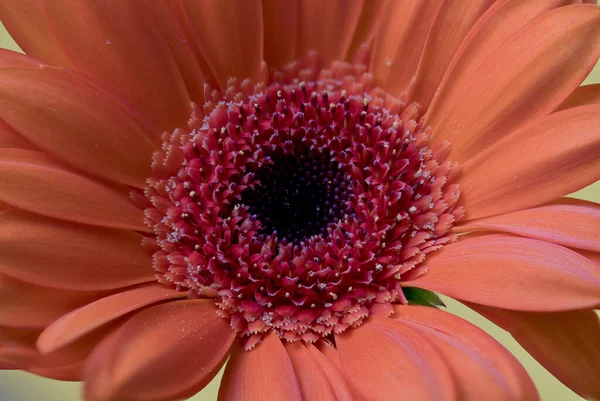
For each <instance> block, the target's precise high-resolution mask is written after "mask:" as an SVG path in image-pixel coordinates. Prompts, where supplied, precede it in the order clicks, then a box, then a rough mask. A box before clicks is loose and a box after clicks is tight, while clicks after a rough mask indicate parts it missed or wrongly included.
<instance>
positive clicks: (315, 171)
mask: <svg viewBox="0 0 600 401" xmlns="http://www.w3.org/2000/svg"><path fill="white" fill-rule="evenodd" d="M312 59H313V60H315V57H313V58H312ZM315 62H316V60H315ZM286 67H287V70H289V71H296V72H300V71H302V76H301V77H300V76H290V75H286V74H285V73H277V72H275V73H274V74H273V75H274V76H276V77H278V81H279V82H277V81H275V82H273V83H271V84H270V85H269V86H268V87H266V88H263V87H260V86H259V88H258V89H254V91H255V92H257V93H249V94H245V93H244V92H243V90H242V88H235V86H234V83H232V84H231V85H230V86H229V87H228V88H227V91H226V93H229V95H228V97H229V98H225V99H219V98H218V97H217V98H215V99H214V100H213V101H212V103H209V104H207V105H206V107H205V110H204V112H205V116H206V117H204V119H199V118H197V117H195V116H194V117H192V119H191V121H190V127H192V129H191V130H182V129H178V130H175V132H174V133H173V134H171V135H166V136H165V138H166V139H167V141H166V143H165V144H164V145H163V148H162V150H161V151H160V152H158V153H157V154H156V155H155V157H154V173H155V174H154V176H153V178H152V179H150V180H149V187H148V188H147V189H146V191H145V193H146V196H147V198H148V200H149V201H150V202H152V204H153V206H154V207H152V208H148V209H146V212H145V213H146V221H147V224H148V226H149V227H150V228H152V229H153V231H154V232H155V233H156V236H157V239H156V241H157V245H158V246H159V247H160V250H158V251H156V252H155V253H154V268H155V270H156V271H157V272H158V274H159V275H160V276H161V277H160V281H161V282H162V283H164V284H166V285H168V286H172V287H175V288H177V289H178V290H188V289H189V291H190V294H191V295H193V296H194V297H215V298H216V299H217V306H218V307H219V308H220V309H221V310H220V311H219V314H220V315H221V316H223V317H225V318H227V319H230V320H231V326H232V327H233V328H234V330H235V331H236V332H238V333H240V335H241V337H242V338H243V339H244V340H245V341H246V348H247V349H250V348H252V347H253V346H254V345H255V344H256V343H257V342H258V341H260V339H261V338H262V336H263V334H265V333H268V332H270V331H274V332H275V333H277V334H278V336H279V337H280V338H282V339H285V340H288V341H294V340H303V341H305V342H310V343H312V342H315V341H316V340H318V339H320V338H324V337H327V336H329V335H331V334H333V333H337V334H339V333H341V332H343V331H344V330H346V329H347V328H351V327H358V326H360V324H361V323H362V322H363V320H364V319H365V318H366V317H367V316H369V314H370V313H371V312H373V311H377V313H380V314H385V315H388V314H391V313H392V312H393V306H392V303H394V302H401V303H404V304H406V303H407V300H406V299H405V297H404V296H403V292H402V288H401V286H400V282H401V281H407V280H410V279H411V278H415V277H417V276H418V275H420V274H423V272H424V270H425V267H424V266H422V265H421V264H422V262H423V261H424V259H425V256H426V254H428V253H430V252H433V251H435V250H437V249H439V248H440V247H441V246H442V245H444V244H446V243H449V242H453V241H455V240H456V235H455V234H452V233H450V232H449V229H450V227H451V226H452V224H453V223H454V222H455V221H457V220H458V219H460V217H462V215H463V212H462V208H461V207H455V206H456V203H457V201H458V197H459V188H458V185H457V184H453V183H451V182H450V181H449V178H448V177H449V176H450V174H451V173H453V171H455V170H456V169H457V168H456V166H455V165H453V164H452V163H450V162H447V161H445V157H446V155H447V154H448V151H449V147H448V146H447V145H446V144H441V145H439V146H437V147H436V149H435V151H434V150H432V149H429V148H428V147H427V146H426V143H427V140H428V139H429V131H430V130H429V129H427V128H422V127H421V126H420V124H419V123H418V122H417V121H418V120H420V119H421V112H420V107H419V106H418V105H416V104H412V105H409V106H405V105H404V104H403V102H402V101H401V100H399V99H397V98H394V97H391V96H390V95H388V94H386V93H385V92H383V91H382V90H380V89H375V88H372V87H371V85H372V83H371V80H370V76H369V74H368V73H366V72H365V71H364V67H362V66H358V65H351V64H348V63H336V64H334V65H333V66H332V69H331V70H321V71H317V70H315V69H311V68H310V66H309V65H306V66H303V65H300V64H297V65H288V66H286ZM361 67H362V68H361ZM298 75H299V74H298ZM340 83H341V84H340Z"/></svg>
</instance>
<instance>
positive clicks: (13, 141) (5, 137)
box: [0, 120, 35, 149]
mask: <svg viewBox="0 0 600 401" xmlns="http://www.w3.org/2000/svg"><path fill="white" fill-rule="evenodd" d="M2 148H14V149H35V146H33V144H32V143H31V142H29V141H28V140H27V139H25V138H23V136H22V135H21V134H19V133H18V132H17V131H15V130H14V129H13V128H12V127H10V126H9V125H8V124H6V123H5V122H4V121H2V120H0V149H2Z"/></svg>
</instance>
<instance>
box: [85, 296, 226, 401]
mask: <svg viewBox="0 0 600 401" xmlns="http://www.w3.org/2000/svg"><path fill="white" fill-rule="evenodd" d="M234 338H235V333H234V331H233V330H232V329H231V328H230V327H229V325H228V323H227V321H226V320H224V319H222V318H220V317H219V316H218V315H217V312H216V307H215V306H214V303H213V301H211V300H185V301H176V302H169V303H165V304H161V305H157V306H153V307H151V308H149V309H146V310H144V311H142V312H139V313H137V314H136V315H134V316H133V317H132V318H131V319H129V320H128V321H127V322H125V323H124V324H123V325H122V326H121V327H120V328H119V329H117V330H116V331H115V332H114V333H113V334H111V336H110V337H109V338H107V339H106V340H105V341H103V342H102V343H101V344H100V345H99V346H98V347H97V348H96V349H95V350H94V352H93V353H92V355H90V357H89V360H88V362H87V364H86V367H85V379H86V387H85V394H86V399H87V400H90V401H109V400H124V399H135V400H139V401H159V400H172V399H184V398H188V397H189V396H191V395H193V394H194V393H196V392H197V391H199V390H200V389H201V388H203V387H204V386H206V384H208V382H210V381H211V380H212V379H213V377H214V376H215V375H216V374H217V373H218V371H219V369H220V368H221V366H222V365H223V363H224V362H225V360H226V358H227V355H228V353H229V348H230V347H231V344H232V343H233V340H234Z"/></svg>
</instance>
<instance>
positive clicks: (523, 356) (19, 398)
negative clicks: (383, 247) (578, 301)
mask: <svg viewBox="0 0 600 401" xmlns="http://www.w3.org/2000/svg"><path fill="white" fill-rule="evenodd" d="M0 1H5V0H0ZM0 47H4V48H9V49H13V50H19V48H18V47H17V45H16V44H15V43H14V41H13V40H12V39H11V38H10V36H9V35H8V33H7V32H6V30H4V28H3V27H2V25H1V24H0ZM574 62H576V61H574ZM598 82H600V63H598V65H596V68H595V69H594V71H592V73H591V74H590V76H589V77H588V78H587V80H586V81H585V82H584V84H590V83H598ZM573 196H575V197H578V198H581V199H586V200H590V201H594V202H600V182H597V183H595V184H594V185H591V186H589V187H587V188H585V189H583V190H581V191H579V192H577V193H575V194H573ZM444 301H445V302H446V305H448V311H449V312H451V313H454V314H456V315H459V316H461V317H463V318H465V319H467V320H469V321H470V322H472V323H474V324H476V325H478V326H479V327H481V328H483V329H484V330H486V331H487V332H488V333H490V334H491V335H492V336H494V338H496V339H497V340H498V341H500V342H501V343H502V344H504V346H505V347H507V348H508V349H509V350H510V351H511V352H512V353H513V354H514V355H516V356H517V357H518V358H519V360H520V361H521V362H522V363H523V365H524V366H525V368H526V369H527V371H528V372H529V374H530V375H531V377H532V378H533V380H534V381H535V384H536V386H537V388H538V390H539V392H540V394H541V397H542V400H543V401H581V400H583V398H581V397H579V396H578V395H577V394H575V393H573V392H572V391H571V390H569V389H568V388H567V387H565V386H564V385H563V384H562V383H560V382H559V381H558V380H556V379H555V378H554V377H552V375H550V374H549V373H548V372H547V371H546V370H545V369H544V368H543V367H542V366H541V365H540V364H539V363H537V362H536V361H535V360H534V359H533V358H531V357H530V356H529V355H528V354H527V353H526V352H525V351H524V350H523V348H521V346H519V344H517V343H516V341H514V340H513V339H512V337H511V336H510V335H508V334H507V333H506V332H505V331H503V330H502V329H500V328H498V327H497V326H495V325H494V324H492V323H490V322H489V321H487V320H486V319H484V318H482V317H481V316H479V315H478V314H476V313H474V312H472V311H471V310H470V309H467V308H465V307H464V306H462V305H460V304H459V303H457V302H455V301H453V300H451V299H447V298H444ZM219 381H220V375H219V376H218V377H217V379H215V380H213V381H212V382H211V383H210V384H209V385H208V386H207V387H206V388H205V389H204V390H202V392H200V393H199V394H197V395H196V396H195V397H193V398H191V399H190V401H214V400H216V399H217V392H218V388H219ZM34 400H36V401H37V400H39V401H81V400H82V397H81V385H80V384H78V383H66V382H59V381H54V380H48V379H44V378H40V377H37V376H33V375H31V374H28V373H23V372H16V371H0V401H34ZM482 401H483V400H482Z"/></svg>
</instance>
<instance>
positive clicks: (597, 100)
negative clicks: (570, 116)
mask: <svg viewBox="0 0 600 401" xmlns="http://www.w3.org/2000/svg"><path fill="white" fill-rule="evenodd" d="M586 104H600V84H592V85H585V86H580V87H579V88H577V89H575V90H574V91H573V93H571V95H570V96H569V97H568V98H567V100H565V101H564V102H563V104H561V105H560V106H559V108H558V109H557V110H564V109H569V108H571V107H577V106H584V105H586Z"/></svg>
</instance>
